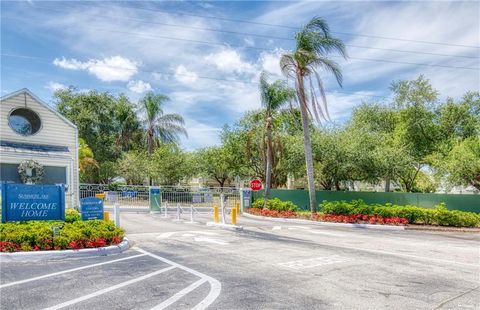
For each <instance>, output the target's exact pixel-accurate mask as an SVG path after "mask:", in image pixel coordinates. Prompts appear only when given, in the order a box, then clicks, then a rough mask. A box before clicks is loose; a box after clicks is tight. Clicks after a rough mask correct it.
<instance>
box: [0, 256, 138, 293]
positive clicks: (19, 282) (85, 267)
mask: <svg viewBox="0 0 480 310" xmlns="http://www.w3.org/2000/svg"><path fill="white" fill-rule="evenodd" d="M146 255H147V254H138V255H133V256H128V257H123V258H119V259H114V260H109V261H106V262H102V263H97V264H92V265H87V266H82V267H77V268H72V269H67V270H62V271H58V272H54V273H49V274H46V275H43V276H38V277H34V278H29V279H25V280H20V281H15V282H10V283H6V284H2V285H0V288H5V287H9V286H13V285H18V284H23V283H27V282H31V281H36V280H41V279H45V278H49V277H54V276H58V275H61V274H64V273H69V272H74V271H78V270H83V269H88V268H93V267H97V266H103V265H107V264H112V263H116V262H120V261H124V260H128V259H132V258H137V257H141V256H146Z"/></svg>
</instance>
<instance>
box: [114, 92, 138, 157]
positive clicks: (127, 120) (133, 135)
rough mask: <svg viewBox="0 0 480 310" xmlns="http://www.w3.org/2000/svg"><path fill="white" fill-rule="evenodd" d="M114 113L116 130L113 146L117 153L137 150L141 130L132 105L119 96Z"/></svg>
mask: <svg viewBox="0 0 480 310" xmlns="http://www.w3.org/2000/svg"><path fill="white" fill-rule="evenodd" d="M114 113H115V127H116V128H117V132H116V135H115V145H116V147H117V149H118V151H119V152H125V151H128V150H131V149H135V148H137V149H139V148H140V145H139V144H140V143H141V136H140V134H141V128H140V122H139V120H138V117H137V114H136V113H135V107H134V105H133V104H132V103H131V102H130V101H129V100H128V99H127V98H126V97H125V96H120V97H119V98H118V103H117V106H116V108H115V111H114Z"/></svg>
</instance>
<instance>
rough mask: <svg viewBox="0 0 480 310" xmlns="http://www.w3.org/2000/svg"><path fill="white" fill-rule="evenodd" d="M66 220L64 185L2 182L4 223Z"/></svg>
mask: <svg viewBox="0 0 480 310" xmlns="http://www.w3.org/2000/svg"><path fill="white" fill-rule="evenodd" d="M33 220H35V221H50V220H60V221H63V220H65V188H64V187H63V185H34V184H5V183H3V184H2V223H5V222H11V221H33Z"/></svg>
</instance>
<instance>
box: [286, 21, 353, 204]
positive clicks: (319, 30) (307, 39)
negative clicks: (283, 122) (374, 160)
mask: <svg viewBox="0 0 480 310" xmlns="http://www.w3.org/2000/svg"><path fill="white" fill-rule="evenodd" d="M295 39H296V47H295V49H294V51H293V52H291V53H287V54H284V55H282V57H281V60H280V67H281V69H282V72H283V73H284V75H285V76H287V77H290V78H293V79H294V81H295V89H296V91H297V99H298V102H299V105H300V112H301V116H302V125H303V141H304V150H305V163H306V170H307V181H308V190H309V198H310V209H311V210H312V212H316V210H317V201H316V196H315V183H314V176H313V173H314V167H313V154H312V144H311V141H310V128H309V125H310V121H309V120H310V116H312V114H313V115H314V116H315V118H317V119H321V118H329V117H328V109H327V104H326V96H325V89H324V87H323V82H322V80H321V78H320V75H319V74H318V70H319V69H322V70H326V71H327V72H330V73H332V74H333V75H334V76H335V78H336V80H337V82H338V84H339V85H341V84H342V72H341V70H340V68H339V66H338V64H337V63H336V62H335V61H333V60H331V59H330V58H329V54H330V53H331V52H338V53H339V54H340V55H341V56H343V57H344V58H346V51H345V45H344V44H343V42H342V41H341V40H340V39H337V38H334V37H332V36H331V34H330V29H329V27H328V24H327V22H326V21H325V20H324V19H322V18H319V17H314V18H313V19H312V20H311V21H310V22H309V23H308V24H307V25H305V26H304V27H303V28H302V29H301V30H300V31H299V32H297V33H296V35H295ZM313 80H316V82H317V85H318V90H319V92H320V97H321V101H322V102H323V105H322V104H320V103H319V102H318V101H317V96H316V94H315V88H314V83H313ZM312 112H313V113H312Z"/></svg>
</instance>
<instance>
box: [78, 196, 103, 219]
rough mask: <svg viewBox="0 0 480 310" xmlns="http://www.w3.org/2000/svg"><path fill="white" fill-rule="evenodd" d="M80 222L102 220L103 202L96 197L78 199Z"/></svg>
mask: <svg viewBox="0 0 480 310" xmlns="http://www.w3.org/2000/svg"><path fill="white" fill-rule="evenodd" d="M80 212H81V214H82V220H83V221H86V220H103V200H102V199H100V198H96V197H87V198H82V199H80Z"/></svg>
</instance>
